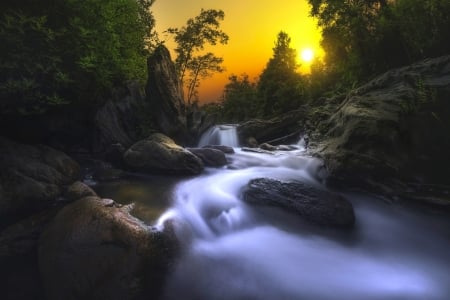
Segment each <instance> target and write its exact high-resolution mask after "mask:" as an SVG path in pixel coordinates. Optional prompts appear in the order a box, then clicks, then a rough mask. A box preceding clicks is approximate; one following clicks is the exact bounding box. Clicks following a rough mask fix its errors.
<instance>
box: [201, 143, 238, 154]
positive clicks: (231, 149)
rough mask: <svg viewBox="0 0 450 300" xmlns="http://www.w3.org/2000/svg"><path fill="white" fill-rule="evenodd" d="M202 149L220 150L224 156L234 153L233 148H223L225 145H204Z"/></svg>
mask: <svg viewBox="0 0 450 300" xmlns="http://www.w3.org/2000/svg"><path fill="white" fill-rule="evenodd" d="M203 148H208V149H216V150H220V151H222V152H223V153H225V154H233V153H234V149H233V147H229V146H225V145H206V146H203Z"/></svg>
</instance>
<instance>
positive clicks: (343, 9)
mask: <svg viewBox="0 0 450 300" xmlns="http://www.w3.org/2000/svg"><path fill="white" fill-rule="evenodd" d="M309 3H310V5H311V15H312V16H314V17H316V18H317V19H318V21H319V25H320V27H321V28H322V38H323V39H322V47H323V49H324V50H325V53H326V56H325V61H324V63H325V66H326V67H325V68H324V69H325V70H326V73H324V74H322V75H318V74H317V73H319V72H322V71H323V70H320V69H316V70H313V72H312V76H311V77H322V78H325V79H326V81H327V83H328V84H327V86H328V88H327V87H326V86H323V87H319V86H315V87H314V88H316V89H317V90H314V91H313V94H317V93H319V94H320V93H323V92H325V91H326V90H327V89H328V90H329V89H340V90H345V89H350V88H351V87H352V86H354V85H356V84H359V83H361V82H363V81H366V80H367V79H369V78H371V77H373V76H374V75H376V74H379V73H381V72H384V71H386V70H388V69H391V68H394V67H399V66H402V65H406V64H410V63H413V62H414V61H417V60H420V59H424V58H427V57H435V56H439V55H444V54H448V53H449V52H450V41H449V39H448V36H450V2H449V1H448V0H391V1H389V0H344V1H342V0H309Z"/></svg>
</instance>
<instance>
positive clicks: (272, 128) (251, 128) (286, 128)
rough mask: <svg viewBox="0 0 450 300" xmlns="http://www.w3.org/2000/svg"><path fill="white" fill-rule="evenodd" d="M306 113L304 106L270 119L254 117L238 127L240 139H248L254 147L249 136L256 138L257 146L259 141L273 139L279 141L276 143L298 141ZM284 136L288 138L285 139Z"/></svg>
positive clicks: (263, 141)
mask: <svg viewBox="0 0 450 300" xmlns="http://www.w3.org/2000/svg"><path fill="white" fill-rule="evenodd" d="M306 115H307V112H306V110H305V109H304V108H302V109H298V110H295V111H292V112H290V113H287V114H284V115H283V116H280V117H276V118H273V119H270V120H260V119H254V120H250V121H247V122H245V123H243V124H240V125H239V126H238V127H237V133H238V136H239V140H240V141H246V143H247V146H249V147H252V144H253V143H251V142H250V141H248V140H249V138H254V139H256V141H257V143H256V146H257V145H258V144H259V143H267V142H269V143H270V142H271V141H277V143H276V144H289V143H294V142H297V141H298V137H299V130H300V129H301V128H302V127H303V126H301V125H302V124H301V123H302V120H305V119H306ZM293 133H295V134H293ZM282 137H286V138H284V139H283V138H282ZM280 138H282V139H280ZM258 142H259V143H258ZM272 144H275V143H272Z"/></svg>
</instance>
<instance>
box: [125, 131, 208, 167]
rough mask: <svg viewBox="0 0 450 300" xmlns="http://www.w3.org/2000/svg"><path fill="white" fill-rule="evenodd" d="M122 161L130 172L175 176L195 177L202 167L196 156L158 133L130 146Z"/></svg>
mask: <svg viewBox="0 0 450 300" xmlns="http://www.w3.org/2000/svg"><path fill="white" fill-rule="evenodd" d="M124 161H125V163H126V165H127V166H128V167H129V168H131V169H132V170H137V171H142V172H150V173H163V174H176V175H196V174H199V173H201V172H202V171H203V167H204V166H203V163H202V161H201V160H200V159H199V158H198V157H197V156H195V155H194V154H192V153H191V152H189V151H188V150H186V149H184V148H182V147H180V146H178V145H177V144H175V142H174V141H173V140H172V139H170V138H169V137H167V136H165V135H163V134H160V133H154V134H152V135H150V136H149V137H148V138H146V139H145V140H142V141H139V142H137V143H136V144H134V145H133V146H131V147H130V149H128V150H127V151H126V152H125V154H124Z"/></svg>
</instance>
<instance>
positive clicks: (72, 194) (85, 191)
mask: <svg viewBox="0 0 450 300" xmlns="http://www.w3.org/2000/svg"><path fill="white" fill-rule="evenodd" d="M88 196H97V194H96V193H95V192H94V191H93V190H92V189H91V188H90V187H89V186H87V185H86V184H84V183H82V182H81V181H76V182H74V183H72V184H71V185H70V186H69V187H68V188H67V190H66V192H65V193H64V198H66V199H67V201H70V202H72V201H75V200H78V199H80V198H84V197H88Z"/></svg>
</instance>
